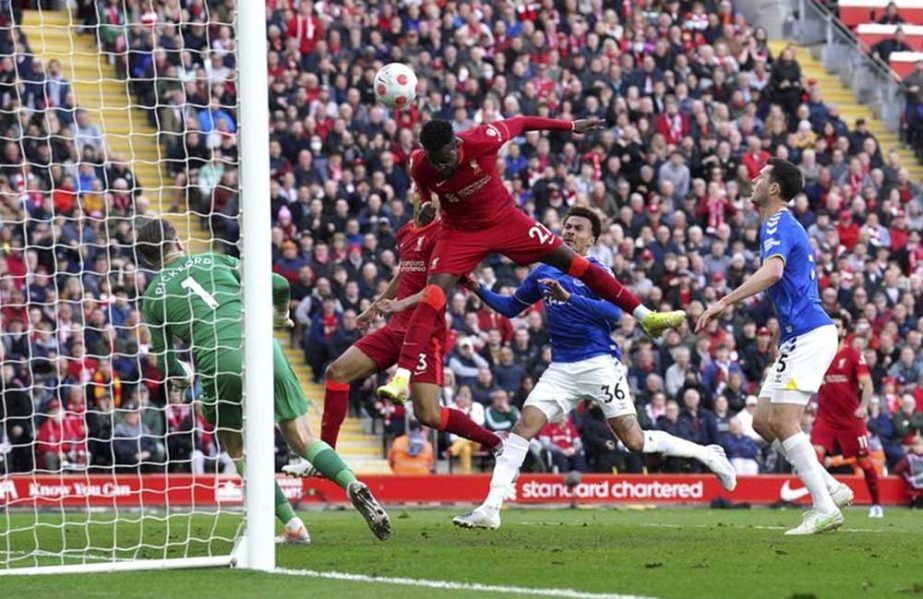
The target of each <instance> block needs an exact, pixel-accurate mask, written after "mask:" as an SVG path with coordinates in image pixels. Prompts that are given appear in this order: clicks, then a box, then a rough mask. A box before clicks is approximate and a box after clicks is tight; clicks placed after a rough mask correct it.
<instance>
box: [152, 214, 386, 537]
mask: <svg viewBox="0 0 923 599" xmlns="http://www.w3.org/2000/svg"><path fill="white" fill-rule="evenodd" d="M136 243H137V247H138V253H139V254H140V255H141V256H142V257H143V258H144V259H145V260H147V261H148V262H149V263H150V264H151V265H152V266H153V267H154V268H155V269H158V270H159V272H158V273H157V274H156V275H155V276H154V277H153V279H152V280H151V282H150V283H149V284H148V286H147V289H146V291H145V293H144V299H143V307H142V310H143V314H144V320H145V322H146V323H147V326H148V328H149V329H150V331H151V340H152V345H153V351H154V352H155V353H156V355H157V358H158V360H157V362H158V365H159V366H160V369H161V371H162V372H163V373H164V376H165V377H166V379H167V380H169V381H171V382H172V383H173V384H174V385H179V386H181V387H182V386H188V385H190V384H192V382H193V381H192V379H193V376H194V374H193V370H192V367H190V366H189V365H188V364H186V363H184V362H181V361H180V360H178V359H177V351H176V350H175V349H174V348H173V340H174V339H179V340H181V341H182V342H183V343H185V344H186V345H187V346H189V347H191V348H192V356H193V361H194V364H195V368H196V370H197V371H198V375H199V377H200V379H201V382H202V389H203V398H202V399H201V401H202V407H203V412H204V414H205V417H206V418H207V419H208V421H209V422H211V423H212V424H213V425H214V426H215V428H216V429H217V431H218V438H219V440H220V441H221V444H222V446H223V447H224V449H225V450H226V451H227V452H228V454H230V456H231V457H232V458H234V461H235V463H236V464H237V470H238V472H241V473H242V472H243V436H242V434H241V431H242V430H243V417H242V416H243V413H242V396H243V380H242V376H241V373H242V371H243V353H242V351H241V347H242V346H241V336H242V331H241V327H242V315H241V281H240V261H239V260H238V259H236V258H232V257H230V256H224V255H220V254H198V255H194V256H190V255H187V254H186V251H185V250H184V248H183V246H182V244H181V243H180V241H179V239H178V238H177V236H176V230H175V229H174V228H173V225H171V224H170V223H169V222H167V221H166V220H163V219H154V220H151V221H149V222H147V223H146V224H145V225H144V226H142V227H141V229H140V230H139V231H138V236H137V240H136ZM272 295H273V298H272V299H273V305H274V306H275V318H274V324H275V326H290V324H291V321H289V319H288V302H289V286H288V282H287V281H286V280H285V279H284V278H282V277H280V276H279V275H275V274H273V275H272ZM272 392H273V404H274V411H275V418H276V421H277V422H278V423H279V427H280V428H281V429H282V433H283V434H284V435H285V439H286V441H287V442H288V445H289V447H291V449H292V450H293V451H294V452H295V453H297V454H298V455H299V456H302V457H304V458H305V459H307V460H308V461H309V462H311V464H312V465H313V466H314V468H315V469H316V470H317V471H318V472H320V473H321V474H323V475H324V476H326V477H327V478H329V479H330V480H333V481H335V482H336V483H337V484H338V485H340V486H341V487H343V488H344V489H345V490H346V493H347V495H348V496H349V499H350V501H351V502H352V504H353V505H354V506H355V507H356V509H357V510H358V511H359V512H360V513H361V514H362V515H363V517H364V518H365V520H366V522H368V525H369V528H371V530H372V532H373V533H374V534H375V536H377V537H378V538H379V539H382V540H384V539H386V538H388V536H389V535H390V534H391V523H390V519H389V518H388V514H387V513H386V512H385V510H384V509H383V508H382V507H381V505H380V504H379V503H378V502H377V501H376V500H375V498H374V497H373V496H372V493H371V492H370V491H369V488H368V487H367V486H366V485H365V484H363V483H362V482H360V481H358V480H356V476H355V475H354V474H353V473H352V471H350V470H349V468H348V467H347V466H346V464H344V463H343V460H342V459H341V458H340V456H338V455H337V454H336V453H335V452H334V451H333V450H332V449H331V448H330V446H329V445H327V444H326V443H324V442H323V441H320V440H316V439H314V437H313V436H312V434H311V430H310V426H309V424H308V418H307V416H306V413H307V410H308V405H307V401H306V399H305V397H304V393H303V392H302V390H301V385H300V384H299V382H298V378H297V377H296V376H295V373H294V372H293V371H292V368H291V366H289V363H288V361H287V360H286V358H285V355H284V354H283V353H282V346H281V345H279V342H278V341H275V340H273V389H272ZM275 487H276V498H275V505H276V516H277V517H278V518H279V520H281V521H282V523H283V524H284V525H285V529H284V532H283V534H282V535H281V536H279V537H278V538H277V539H276V542H279V543H310V536H309V535H308V531H307V529H306V528H305V526H304V524H303V523H302V521H301V519H300V518H298V517H297V516H296V515H295V512H294V511H293V510H292V507H291V505H289V503H288V500H287V499H286V498H285V496H284V495H283V494H282V490H281V489H280V488H279V485H278V484H276V486H275Z"/></svg>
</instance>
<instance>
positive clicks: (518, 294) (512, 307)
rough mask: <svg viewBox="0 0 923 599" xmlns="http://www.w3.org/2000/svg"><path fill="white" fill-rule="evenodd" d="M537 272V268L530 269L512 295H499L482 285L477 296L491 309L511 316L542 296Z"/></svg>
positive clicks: (508, 316)
mask: <svg viewBox="0 0 923 599" xmlns="http://www.w3.org/2000/svg"><path fill="white" fill-rule="evenodd" d="M537 272H538V269H536V270H534V271H532V272H531V273H530V274H529V276H528V277H526V280H525V281H523V282H522V284H521V285H520V286H519V287H518V288H517V289H516V291H514V292H513V295H500V294H499V293H494V292H493V291H491V290H490V289H488V288H486V287H484V286H482V287H481V288H480V289H479V290H478V297H480V298H481V299H482V300H483V301H484V303H485V304H487V305H488V306H490V308H491V309H493V310H495V311H496V312H499V313H500V314H502V315H504V316H506V317H507V318H512V317H514V316H516V315H517V314H519V313H520V312H522V311H523V310H525V309H526V308H528V307H529V306H531V305H532V304H534V303H535V302H537V301H538V300H540V299H541V298H542V292H541V290H540V289H539V287H538V277H537V276H536V273H537Z"/></svg>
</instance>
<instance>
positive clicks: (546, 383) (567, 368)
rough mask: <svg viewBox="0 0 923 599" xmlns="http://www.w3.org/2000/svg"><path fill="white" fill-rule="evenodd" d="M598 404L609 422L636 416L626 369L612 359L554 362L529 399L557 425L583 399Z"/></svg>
mask: <svg viewBox="0 0 923 599" xmlns="http://www.w3.org/2000/svg"><path fill="white" fill-rule="evenodd" d="M586 399H589V400H592V401H594V402H596V403H597V404H598V405H599V406H600V407H601V408H602V411H603V414H604V415H605V417H606V418H607V419H609V418H618V417H619V416H626V415H629V414H631V415H633V414H635V404H634V401H632V398H631V392H630V391H629V388H628V380H627V378H626V377H625V367H624V366H623V365H622V364H621V363H620V362H619V361H618V360H616V359H615V358H613V357H612V356H606V355H603V356H596V357H593V358H590V359H588V360H581V361H580V362H567V363H565V362H553V363H552V364H551V366H549V367H548V369H547V370H546V371H545V372H544V373H543V374H542V378H540V379H539V381H538V383H536V385H535V388H534V389H533V390H532V392H531V393H530V394H529V398H528V399H527V400H526V403H525V405H526V406H533V407H535V408H538V409H539V410H541V411H542V412H543V413H544V414H545V416H546V417H547V418H548V421H549V422H557V421H559V420H561V419H562V418H564V417H565V416H566V415H567V414H569V413H570V412H571V411H572V410H573V409H574V408H576V407H577V405H578V404H579V403H580V402H581V401H583V400H586Z"/></svg>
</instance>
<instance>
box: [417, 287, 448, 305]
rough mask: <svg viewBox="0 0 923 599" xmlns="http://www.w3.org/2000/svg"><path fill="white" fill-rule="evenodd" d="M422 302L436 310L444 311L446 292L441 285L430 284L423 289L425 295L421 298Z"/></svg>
mask: <svg viewBox="0 0 923 599" xmlns="http://www.w3.org/2000/svg"><path fill="white" fill-rule="evenodd" d="M420 302H421V303H424V304H427V305H428V306H431V307H432V308H434V309H436V310H442V309H443V308H444V307H445V303H446V296H445V291H444V290H443V289H442V287H440V286H439V285H437V284H435V283H430V284H429V285H427V286H426V287H425V288H424V289H423V295H421V296H420Z"/></svg>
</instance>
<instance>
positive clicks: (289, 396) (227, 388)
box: [200, 339, 308, 430]
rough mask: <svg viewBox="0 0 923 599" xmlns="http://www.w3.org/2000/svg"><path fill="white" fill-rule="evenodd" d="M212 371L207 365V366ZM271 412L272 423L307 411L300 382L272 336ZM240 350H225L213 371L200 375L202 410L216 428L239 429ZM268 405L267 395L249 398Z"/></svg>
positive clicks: (241, 391)
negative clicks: (273, 417)
mask: <svg viewBox="0 0 923 599" xmlns="http://www.w3.org/2000/svg"><path fill="white" fill-rule="evenodd" d="M207 370H208V371H212V369H211V368H208V369H207ZM272 370H273V373H272V374H273V397H272V402H273V412H274V413H275V418H276V422H283V421H286V420H294V419H295V418H298V417H299V416H302V415H303V414H306V413H307V411H308V402H307V400H306V399H305V396H304V392H303V391H302V390H301V383H299V382H298V377H297V376H296V375H295V372H294V371H293V370H292V367H291V365H290V364H289V363H288V359H286V357H285V354H284V353H283V351H282V346H281V345H280V344H279V342H278V341H277V340H275V339H273V353H272ZM242 372H243V352H239V351H228V352H222V353H221V354H219V356H218V360H217V364H216V366H215V368H214V370H213V373H209V374H203V375H202V387H203V393H202V397H201V398H200V401H201V402H202V412H203V414H204V416H205V419H206V420H208V422H210V423H211V424H213V425H214V426H215V427H217V428H222V429H234V430H241V429H243V423H244V420H243V402H242V400H243V377H242V376H241V373H242ZM251 401H257V402H260V403H261V404H263V405H265V406H266V407H269V401H270V398H268V397H265V396H259V397H256V398H253V399H251Z"/></svg>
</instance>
